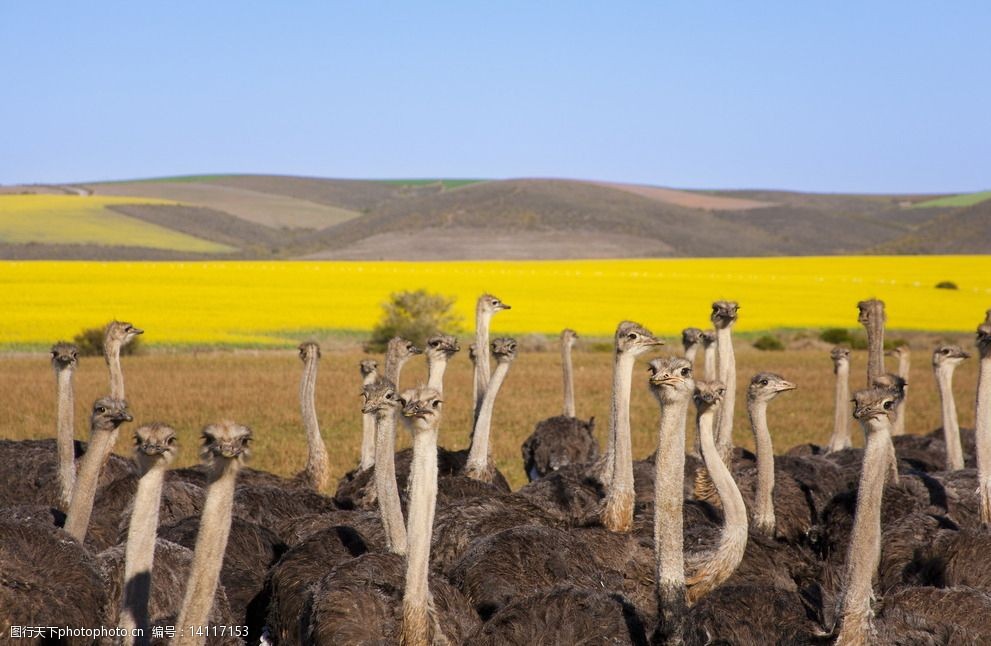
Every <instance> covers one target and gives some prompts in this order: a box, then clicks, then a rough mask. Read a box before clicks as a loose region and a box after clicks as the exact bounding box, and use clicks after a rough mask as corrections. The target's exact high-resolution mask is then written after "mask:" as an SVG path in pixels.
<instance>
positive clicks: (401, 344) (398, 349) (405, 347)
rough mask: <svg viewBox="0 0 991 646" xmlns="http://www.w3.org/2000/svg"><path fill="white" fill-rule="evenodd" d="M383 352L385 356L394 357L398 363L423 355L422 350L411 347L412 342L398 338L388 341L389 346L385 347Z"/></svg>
mask: <svg viewBox="0 0 991 646" xmlns="http://www.w3.org/2000/svg"><path fill="white" fill-rule="evenodd" d="M385 352H386V354H387V355H389V356H392V357H395V358H396V360H397V361H399V362H400V363H402V362H404V361H406V360H408V359H409V358H411V357H414V356H416V355H418V354H423V350H421V349H420V348H418V347H416V346H415V345H413V342H412V341H407V340H406V339H404V338H402V337H398V336H394V337H392V338H391V339H389V345H388V346H386V350H385Z"/></svg>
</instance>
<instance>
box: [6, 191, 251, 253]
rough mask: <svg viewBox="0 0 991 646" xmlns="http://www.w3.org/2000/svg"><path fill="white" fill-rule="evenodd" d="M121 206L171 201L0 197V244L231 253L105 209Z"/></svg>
mask: <svg viewBox="0 0 991 646" xmlns="http://www.w3.org/2000/svg"><path fill="white" fill-rule="evenodd" d="M122 204H176V202H170V201H168V200H157V199H154V198H146V197H140V198H139V197H113V196H107V195H0V242H8V243H14V244H21V243H28V242H37V243H44V244H97V245H106V246H115V245H128V246H134V247H146V248H150V249H172V250H175V251H190V252H202V253H223V252H229V251H234V248H233V247H229V246H227V245H223V244H218V243H216V242H211V241H209V240H203V239H200V238H196V237H194V236H190V235H186V234H185V233H180V232H178V231H173V230H171V229H167V228H165V227H161V226H158V225H157V224H151V223H150V222H145V221H143V220H140V219H138V218H132V217H129V216H126V215H124V214H123V213H117V212H115V211H111V210H109V209H107V208H105V207H107V206H116V205H122Z"/></svg>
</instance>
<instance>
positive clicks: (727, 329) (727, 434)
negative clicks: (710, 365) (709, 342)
mask: <svg viewBox="0 0 991 646" xmlns="http://www.w3.org/2000/svg"><path fill="white" fill-rule="evenodd" d="M739 310H740V306H739V305H738V304H737V302H736V301H716V302H715V303H713V304H712V315H711V316H710V318H711V319H712V324H713V326H715V328H716V356H717V359H718V364H719V365H718V372H719V376H718V379H719V381H721V382H722V383H723V385H725V387H726V394H725V395H724V396H723V402H722V405H721V411H720V413H719V416H718V424H717V434H716V445H717V446H718V447H719V451H720V453H721V454H722V455H723V459H724V460H725V461H726V462H727V463H729V460H730V457H731V456H732V453H733V410H734V407H735V405H736V356H735V355H734V354H733V335H732V330H733V324H734V323H736V319H737V313H738V312H739Z"/></svg>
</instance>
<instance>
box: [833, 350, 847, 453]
mask: <svg viewBox="0 0 991 646" xmlns="http://www.w3.org/2000/svg"><path fill="white" fill-rule="evenodd" d="M829 358H830V359H832V360H833V373H834V374H835V375H836V391H835V392H836V398H835V402H836V403H835V405H834V407H833V434H832V435H831V436H830V438H829V446H828V451H829V452H833V451H842V450H843V449H848V448H850V447H851V446H852V445H851V442H850V350H849V349H848V348H843V347H840V346H836V347H835V348H833V349H832V350H830V352H829Z"/></svg>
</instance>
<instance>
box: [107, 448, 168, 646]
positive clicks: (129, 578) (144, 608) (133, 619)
mask: <svg viewBox="0 0 991 646" xmlns="http://www.w3.org/2000/svg"><path fill="white" fill-rule="evenodd" d="M165 471H166V463H165V462H164V461H158V462H156V463H155V464H154V465H153V466H152V467H151V468H150V469H149V470H148V471H147V472H146V473H145V474H144V475H142V476H141V479H140V480H138V490H137V492H136V493H135V494H134V502H133V504H132V507H131V522H130V526H129V527H128V530H127V547H126V548H125V551H124V590H123V598H122V600H121V606H120V608H121V610H120V622H119V623H118V626H120V627H121V628H125V629H126V630H127V636H125V637H124V644H125V645H128V646H129V645H130V644H150V643H151V619H150V617H149V615H148V601H149V599H151V573H152V567H153V566H154V561H155V536H156V534H157V532H158V509H159V506H160V504H161V499H162V483H163V482H164V481H165ZM135 628H138V629H141V634H142V635H143V636H142V637H138V638H134V637H132V635H133V634H134V632H135V631H134V629H135Z"/></svg>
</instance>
